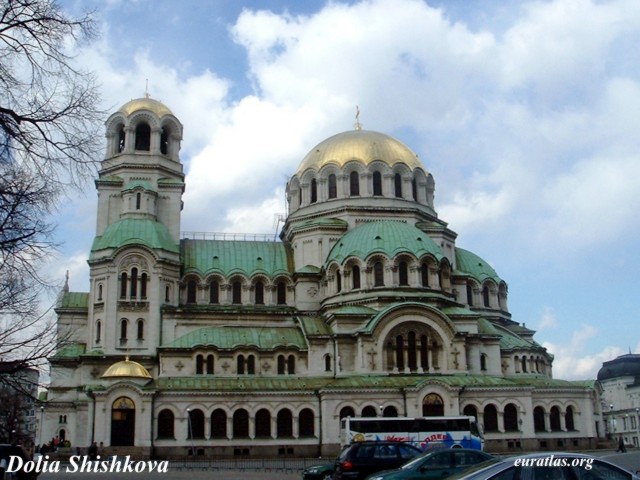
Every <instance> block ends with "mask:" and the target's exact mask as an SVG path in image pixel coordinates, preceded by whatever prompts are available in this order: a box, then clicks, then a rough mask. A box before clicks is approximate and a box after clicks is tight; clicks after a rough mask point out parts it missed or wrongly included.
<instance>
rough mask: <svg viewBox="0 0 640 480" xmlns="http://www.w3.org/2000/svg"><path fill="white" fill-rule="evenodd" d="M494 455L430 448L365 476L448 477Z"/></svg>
mask: <svg viewBox="0 0 640 480" xmlns="http://www.w3.org/2000/svg"><path fill="white" fill-rule="evenodd" d="M494 458H495V457H494V456H493V455H489V454H488V453H484V452H481V451H479V450H471V449H467V448H447V449H440V450H430V451H428V452H425V453H423V454H422V455H418V456H417V457H415V458H414V459H413V460H410V461H408V462H407V463H405V464H404V465H402V466H401V467H400V468H398V469H395V470H385V471H382V472H379V473H375V474H373V475H370V476H369V477H367V480H426V479H432V478H438V479H441V478H448V477H450V476H452V475H455V474H456V473H459V472H461V471H463V470H466V469H467V468H469V467H471V466H472V465H476V464H478V463H482V462H486V461H488V460H493V459H494Z"/></svg>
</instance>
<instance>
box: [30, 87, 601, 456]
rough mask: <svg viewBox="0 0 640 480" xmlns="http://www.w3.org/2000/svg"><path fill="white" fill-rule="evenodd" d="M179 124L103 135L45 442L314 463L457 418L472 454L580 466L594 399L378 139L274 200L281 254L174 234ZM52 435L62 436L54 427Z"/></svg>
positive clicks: (593, 423)
mask: <svg viewBox="0 0 640 480" xmlns="http://www.w3.org/2000/svg"><path fill="white" fill-rule="evenodd" d="M182 128H183V127H182V124H181V123H180V121H179V120H178V119H177V118H176V117H175V116H174V115H173V114H172V112H171V110H169V108H167V107H166V106H165V105H163V104H162V103H160V102H158V101H156V100H153V99H150V98H141V99H137V100H132V101H130V102H128V103H126V104H125V105H124V106H123V107H122V108H120V109H119V110H118V111H117V112H115V113H114V114H113V115H111V116H110V118H109V119H108V121H107V122H106V137H107V151H106V155H105V158H104V160H103V161H102V165H101V169H100V171H99V174H98V178H97V179H96V182H95V184H96V189H97V193H98V208H97V223H96V234H95V239H94V241H93V245H92V246H91V252H90V256H89V260H88V262H89V266H90V278H89V286H88V293H86V292H71V291H68V288H65V291H64V292H63V293H62V295H61V298H60V300H59V303H58V307H57V310H56V311H57V314H58V331H59V334H60V335H61V336H65V335H70V338H71V339H72V341H71V343H69V344H68V345H67V346H66V347H64V348H63V349H61V350H60V351H59V352H58V353H57V354H56V355H55V356H54V357H53V358H51V359H50V363H51V384H50V387H49V389H48V392H47V400H46V403H45V409H44V413H43V432H41V433H42V435H43V438H49V437H53V436H56V435H57V436H59V437H60V438H63V439H67V440H69V441H70V442H71V445H72V446H76V445H77V446H86V445H89V444H90V443H91V442H92V441H96V442H98V443H100V442H103V443H104V445H105V446H107V447H110V448H112V449H113V450H114V451H118V449H119V448H123V449H125V450H126V451H127V452H132V451H136V452H139V453H140V454H145V455H146V454H150V455H154V456H160V457H162V456H168V455H187V454H196V455H229V456H232V455H241V456H246V455H249V456H266V455H268V456H271V455H300V456H302V455H305V456H307V455H308V456H318V455H331V454H333V453H335V452H337V451H338V449H339V446H340V438H339V428H340V419H341V418H342V417H346V416H408V417H415V416H423V415H436V416H438V415H462V414H464V415H473V416H475V417H476V418H477V419H478V423H479V425H480V426H481V427H482V429H483V431H484V436H485V440H486V449H487V450H490V451H497V450H499V451H508V450H514V451H518V450H521V449H534V448H535V449H545V448H546V449H567V448H587V447H594V446H595V444H596V441H597V439H598V437H599V436H600V435H601V434H602V433H603V432H600V431H599V430H600V426H599V425H600V422H601V419H600V414H601V413H600V410H601V409H600V406H599V400H598V396H597V391H596V389H595V388H594V386H593V384H591V383H589V382H571V381H566V380H558V379H554V378H553V376H552V363H553V357H552V355H550V354H549V353H548V352H547V351H546V350H545V348H543V347H542V346H541V345H539V344H538V343H536V341H535V340H534V338H533V337H534V333H535V332H534V331H532V330H530V329H528V328H526V327H525V326H524V325H522V324H520V323H518V322H517V321H516V320H514V319H512V315H511V313H510V312H509V308H508V302H507V300H508V287H507V283H506V282H505V280H503V279H502V278H501V277H500V276H499V275H498V273H497V272H496V271H495V270H494V269H493V268H492V267H491V266H490V265H489V264H488V263H487V262H485V261H484V260H483V259H482V258H481V257H479V256H478V255H476V254H474V253H472V252H470V251H467V250H464V249H462V248H459V247H457V246H456V237H457V234H456V233H455V232H454V231H453V230H451V229H450V228H449V227H448V225H447V223H446V222H445V221H443V220H442V219H440V218H439V217H438V215H437V213H436V210H435V207H434V191H435V182H434V178H433V176H432V175H431V174H430V173H429V172H428V171H427V170H426V169H425V167H424V166H423V164H422V163H421V161H420V160H419V159H418V157H417V156H416V155H415V153H413V152H412V151H411V150H410V149H409V148H408V147H407V146H405V145H404V144H402V143H401V142H399V141H397V140H396V139H394V138H392V137H390V136H388V135H385V134H382V133H378V132H374V131H367V130H363V129H361V128H359V126H356V129H354V130H353V131H347V132H343V133H339V134H337V135H334V136H332V137H330V138H328V139H326V140H324V141H323V142H321V143H319V144H318V145H317V146H315V147H314V148H313V149H311V150H310V152H309V153H308V154H307V156H306V157H305V158H304V159H302V161H301V163H300V166H299V168H298V170H297V171H296V173H295V174H294V175H293V176H292V177H291V178H290V180H289V181H288V183H287V186H286V192H287V202H288V215H287V217H286V220H285V223H284V226H283V228H282V231H281V233H280V239H279V240H273V238H272V239H267V238H260V237H257V236H252V237H249V236H243V237H240V236H234V237H231V236H229V235H226V236H225V235H214V234H211V235H204V234H200V235H198V236H196V235H187V234H182V233H181V231H180V215H181V210H182V194H183V192H184V189H185V175H184V173H183V168H182V164H181V162H180V156H179V151H180V142H181V140H182ZM63 420H64V421H63Z"/></svg>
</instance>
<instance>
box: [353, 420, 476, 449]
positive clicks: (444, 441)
mask: <svg viewBox="0 0 640 480" xmlns="http://www.w3.org/2000/svg"><path fill="white" fill-rule="evenodd" d="M341 440H342V442H343V444H348V443H351V442H359V441H364V440H387V441H398V442H410V443H412V444H413V445H415V446H416V447H418V448H420V449H422V450H430V449H433V448H453V447H462V448H474V449H476V450H482V449H483V447H484V439H483V438H482V435H481V434H480V431H479V429H478V426H477V423H476V420H475V418H474V417H467V416H461V417H420V418H407V417H346V418H343V419H342V420H341Z"/></svg>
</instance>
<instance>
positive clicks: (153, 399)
mask: <svg viewBox="0 0 640 480" xmlns="http://www.w3.org/2000/svg"><path fill="white" fill-rule="evenodd" d="M156 395H157V392H153V394H152V395H151V428H150V429H149V431H150V432H151V451H150V452H149V456H150V458H151V460H154V459H155V458H156V452H155V449H156V447H155V445H154V444H153V437H154V436H155V435H154V432H153V424H154V421H153V416H154V414H155V411H156Z"/></svg>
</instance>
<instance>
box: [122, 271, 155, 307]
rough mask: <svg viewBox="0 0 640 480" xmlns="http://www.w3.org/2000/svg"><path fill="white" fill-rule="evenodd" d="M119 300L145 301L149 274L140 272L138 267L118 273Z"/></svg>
mask: <svg viewBox="0 0 640 480" xmlns="http://www.w3.org/2000/svg"><path fill="white" fill-rule="evenodd" d="M119 281H120V300H121V301H123V300H127V301H146V300H147V289H148V287H149V275H148V274H147V273H146V272H142V273H140V270H139V269H138V267H133V268H131V269H130V270H129V271H128V272H127V271H124V272H122V273H120V276H119Z"/></svg>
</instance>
